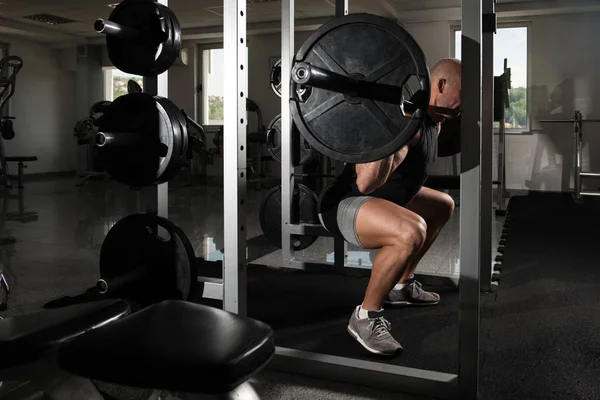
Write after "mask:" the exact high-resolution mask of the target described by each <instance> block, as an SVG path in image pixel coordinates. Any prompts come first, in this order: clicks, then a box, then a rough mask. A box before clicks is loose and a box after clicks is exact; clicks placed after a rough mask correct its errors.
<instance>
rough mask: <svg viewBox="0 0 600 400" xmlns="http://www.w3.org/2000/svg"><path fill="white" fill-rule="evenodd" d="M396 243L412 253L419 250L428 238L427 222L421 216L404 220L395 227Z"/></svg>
mask: <svg viewBox="0 0 600 400" xmlns="http://www.w3.org/2000/svg"><path fill="white" fill-rule="evenodd" d="M394 233H395V236H394V243H395V245H396V246H399V247H403V248H407V249H408V250H409V251H410V252H411V253H412V252H414V253H416V252H418V251H419V250H420V249H421V248H422V247H423V244H424V243H425V239H426V238H427V223H426V222H425V220H424V219H423V218H421V217H420V216H418V215H417V216H416V218H412V219H405V220H403V221H402V222H401V223H400V224H399V225H398V226H397V227H396V229H395V232H394Z"/></svg>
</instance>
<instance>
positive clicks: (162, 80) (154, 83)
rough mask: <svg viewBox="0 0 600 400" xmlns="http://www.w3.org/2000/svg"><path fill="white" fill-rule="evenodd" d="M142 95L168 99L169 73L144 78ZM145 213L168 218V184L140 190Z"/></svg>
mask: <svg viewBox="0 0 600 400" xmlns="http://www.w3.org/2000/svg"><path fill="white" fill-rule="evenodd" d="M157 3H159V4H162V5H163V6H165V7H168V6H169V0H158V1H157ZM144 93H148V94H149V95H151V96H160V97H165V98H167V97H169V72H168V71H166V72H164V73H162V74H160V75H159V76H145V77H144ZM142 195H143V198H144V208H145V210H138V211H140V212H142V211H145V212H148V213H151V214H156V215H160V216H161V217H164V218H168V217H169V183H168V182H165V183H163V184H161V185H157V186H156V187H154V186H151V187H147V188H144V189H143V190H142Z"/></svg>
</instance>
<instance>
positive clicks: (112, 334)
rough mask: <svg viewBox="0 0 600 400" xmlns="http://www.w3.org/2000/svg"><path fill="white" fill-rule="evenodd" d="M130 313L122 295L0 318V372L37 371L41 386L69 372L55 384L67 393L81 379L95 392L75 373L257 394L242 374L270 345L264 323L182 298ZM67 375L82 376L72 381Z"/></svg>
mask: <svg viewBox="0 0 600 400" xmlns="http://www.w3.org/2000/svg"><path fill="white" fill-rule="evenodd" d="M130 313H131V310H130V307H129V305H128V304H127V303H126V302H124V301H122V300H110V301H102V302H92V303H86V304H81V305H76V306H69V307H65V308H61V309H55V310H49V311H43V312H41V313H37V314H33V315H27V316H19V317H13V318H8V319H5V320H0V354H1V355H2V356H1V357H0V377H1V378H2V379H5V380H23V379H28V380H32V381H33V380H34V379H39V380H42V378H43V380H44V384H45V385H46V386H49V385H48V384H47V383H45V382H47V379H48V378H47V376H48V375H50V374H53V373H55V372H56V373H57V374H64V375H67V373H70V374H73V375H68V376H69V377H71V379H66V378H65V379H63V381H61V387H62V388H64V389H63V390H67V391H68V393H72V394H76V393H77V390H78V389H80V388H81V387H83V384H82V382H81V381H83V382H87V383H88V384H87V386H85V387H86V388H87V389H90V390H96V391H97V389H96V388H95V386H94V385H93V384H92V382H91V381H90V380H89V379H83V378H90V379H92V378H93V379H99V380H103V381H106V382H112V383H115V384H121V385H126V386H135V387H143V388H149V389H160V390H167V391H172V392H184V393H199V394H218V395H219V396H220V398H223V399H234V398H235V399H247V400H250V399H258V396H257V395H256V393H255V392H254V390H253V389H252V387H251V386H250V384H249V383H247V380H248V379H249V378H250V377H251V376H252V375H254V374H255V373H256V372H258V371H260V370H261V369H262V368H263V367H264V366H265V365H266V364H267V363H268V362H269V360H270V359H271V357H272V356H273V354H274V352H275V346H274V343H273V332H272V330H271V328H270V327H268V326H267V325H265V324H263V323H261V322H259V321H255V320H252V319H249V318H243V317H240V316H237V315H235V314H231V313H228V312H225V311H223V310H219V309H216V308H210V307H206V306H201V305H197V304H193V303H188V302H183V301H165V302H162V303H159V304H155V305H153V306H151V307H148V308H146V309H143V310H141V311H139V312H137V313H134V314H131V315H129V314H130ZM48 360H50V362H48ZM55 361H58V366H57V364H56V363H55ZM32 366H33V367H32ZM49 367H50V368H54V369H55V370H49V369H48V368H49ZM34 371H35V372H34ZM57 371H58V372H57ZM75 376H79V377H83V378H77V379H80V380H81V381H79V382H77V380H76V379H75ZM31 385H33V386H34V387H32V390H33V391H35V392H39V391H40V390H41V391H43V392H45V391H46V390H50V389H52V388H55V387H56V386H57V384H56V382H53V383H52V388H47V387H45V386H42V384H39V386H37V385H36V384H34V383H32V384H31ZM77 385H79V386H77ZM97 392H98V396H102V393H100V392H99V391H97ZM7 398H11V397H10V396H8V397H7Z"/></svg>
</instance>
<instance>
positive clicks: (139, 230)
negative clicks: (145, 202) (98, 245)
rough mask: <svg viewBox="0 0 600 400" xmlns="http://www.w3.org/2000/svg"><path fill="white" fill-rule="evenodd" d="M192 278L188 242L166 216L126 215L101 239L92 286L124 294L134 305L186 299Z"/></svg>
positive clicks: (193, 269)
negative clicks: (98, 278) (94, 280)
mask: <svg viewBox="0 0 600 400" xmlns="http://www.w3.org/2000/svg"><path fill="white" fill-rule="evenodd" d="M196 281H197V270H196V257H195V255H194V250H193V247H192V245H191V243H190V241H189V239H188V238H187V236H186V235H185V234H184V233H183V231H182V230H181V229H180V228H178V227H177V226H176V225H175V224H173V223H172V222H171V221H169V220H168V219H166V218H162V217H159V216H156V215H151V214H134V215H130V216H128V217H125V218H123V219H122V220H120V221H119V222H117V223H116V224H115V225H114V226H113V227H112V228H111V229H110V231H109V232H108V234H107V235H106V238H105V239H104V242H103V243H102V250H101V251H100V280H99V281H98V284H97V285H96V288H97V289H98V291H99V292H100V293H101V294H104V295H105V296H107V297H111V298H112V297H114V298H125V299H128V300H131V301H134V302H135V303H136V304H138V305H139V306H140V307H147V306H149V305H151V304H154V303H157V302H160V301H162V300H174V299H175V300H189V299H191V298H192V296H193V295H194V292H195V289H196Z"/></svg>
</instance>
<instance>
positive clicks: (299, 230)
mask: <svg viewBox="0 0 600 400" xmlns="http://www.w3.org/2000/svg"><path fill="white" fill-rule="evenodd" d="M288 232H289V234H290V235H310V236H323V237H334V235H333V233H331V232H329V231H328V230H327V229H325V228H323V226H321V225H313V224H306V225H297V224H290V225H289V228H288Z"/></svg>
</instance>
